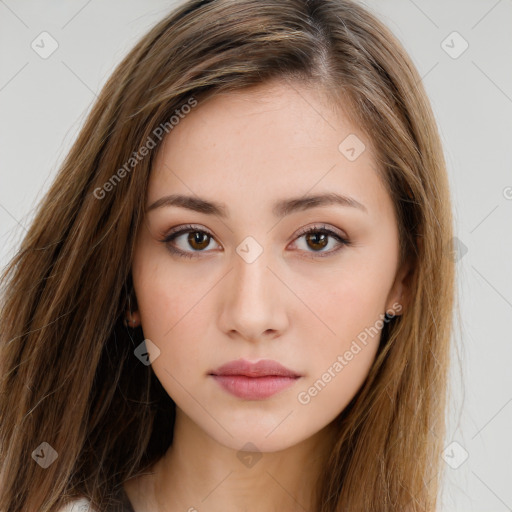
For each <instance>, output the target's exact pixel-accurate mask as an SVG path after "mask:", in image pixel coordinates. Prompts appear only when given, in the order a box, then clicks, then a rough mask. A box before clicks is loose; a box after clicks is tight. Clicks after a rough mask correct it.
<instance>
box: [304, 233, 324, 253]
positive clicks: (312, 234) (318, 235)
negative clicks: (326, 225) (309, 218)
mask: <svg viewBox="0 0 512 512" xmlns="http://www.w3.org/2000/svg"><path fill="white" fill-rule="evenodd" d="M318 237H320V238H321V239H322V242H320V247H319V248H320V249H323V248H324V247H325V246H326V245H327V235H326V234H325V233H319V232H314V233H308V234H307V235H306V239H307V241H308V242H310V241H311V240H312V239H313V243H314V244H318V243H319V242H318V241H317V240H316V239H317V238H318ZM317 248H318V247H317Z"/></svg>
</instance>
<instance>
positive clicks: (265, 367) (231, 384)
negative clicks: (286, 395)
mask: <svg viewBox="0 0 512 512" xmlns="http://www.w3.org/2000/svg"><path fill="white" fill-rule="evenodd" d="M210 376H212V377H213V378H214V380H215V381H216V382H217V383H218V384H219V385H220V386H221V387H222V388H223V389H224V390H225V391H228V392H229V393H231V394H232V395H235V396H237V397H239V398H244V399H246V400H262V399H265V398H268V397H270V396H272V395H275V394H276V393H278V392H280V391H283V390H284V389H286V388H288V387H290V386H292V385H293V384H294V383H295V382H296V381H297V380H298V379H299V378H300V377H301V375H300V374H299V373H297V372H295V371H293V370H290V369H289V368H286V367H285V366H283V365H282V364H280V363H278V362H277V361H273V360H271V359H262V360H260V361H258V362H256V363H252V362H250V361H247V360H245V359H238V360H237V361H230V362H229V363H226V364H224V365H222V366H220V367H219V368H217V369H216V370H214V371H213V372H210Z"/></svg>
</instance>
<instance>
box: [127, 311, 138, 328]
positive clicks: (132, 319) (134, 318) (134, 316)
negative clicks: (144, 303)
mask: <svg viewBox="0 0 512 512" xmlns="http://www.w3.org/2000/svg"><path fill="white" fill-rule="evenodd" d="M124 324H125V325H126V326H127V327H131V328H135V327H138V326H139V325H140V313H139V312H138V311H131V312H130V311H127V312H126V316H125V319H124Z"/></svg>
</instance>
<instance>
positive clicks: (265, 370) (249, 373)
mask: <svg viewBox="0 0 512 512" xmlns="http://www.w3.org/2000/svg"><path fill="white" fill-rule="evenodd" d="M210 375H244V376H246V377H264V376H267V375H277V376H281V377H300V374H298V373H297V372H294V371H293V370H290V369H289V368H286V367H285V366H283V365H282V364H280V363H278V362H277V361H273V360H272V359H262V360H260V361H258V362H256V363H251V362H250V361H247V360H245V359H238V360H236V361H230V362H229V363H226V364H223V365H222V366H219V368H217V369H216V370H214V371H212V372H211V373H210Z"/></svg>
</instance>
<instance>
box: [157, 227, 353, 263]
mask: <svg viewBox="0 0 512 512" xmlns="http://www.w3.org/2000/svg"><path fill="white" fill-rule="evenodd" d="M190 232H196V233H204V234H206V235H208V236H209V237H211V238H214V237H213V235H212V234H211V233H210V232H209V231H205V230H204V229H199V228H198V227H197V226H193V225H190V224H189V225H186V226H182V228H181V229H179V230H177V231H171V232H170V233H169V234H168V235H167V236H165V238H163V239H162V240H160V242H162V243H164V244H165V245H166V246H167V249H168V250H169V251H170V252H171V253H172V254H176V255H177V256H180V257H182V258H195V257H197V256H196V254H197V253H201V252H207V251H192V252H189V251H182V250H181V249H176V247H173V246H172V244H171V242H172V241H173V240H174V239H175V238H178V237H179V236H181V235H183V234H186V233H190ZM310 233H321V234H325V235H328V236H330V237H332V238H334V239H335V240H337V241H338V243H339V244H340V247H338V248H337V249H331V250H330V251H326V252H316V253H315V252H312V254H313V257H314V258H325V257H327V256H332V255H333V254H336V253H337V252H339V251H340V250H341V249H342V248H343V247H344V246H349V245H351V242H350V241H349V240H347V239H346V238H343V237H341V236H340V235H338V233H336V232H335V231H333V230H331V229H329V228H328V227H327V226H325V225H322V226H313V227H310V228H307V229H305V230H303V231H301V232H300V233H299V234H298V235H297V239H298V238H301V237H303V236H304V235H308V234H310ZM306 252H309V251H306Z"/></svg>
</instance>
